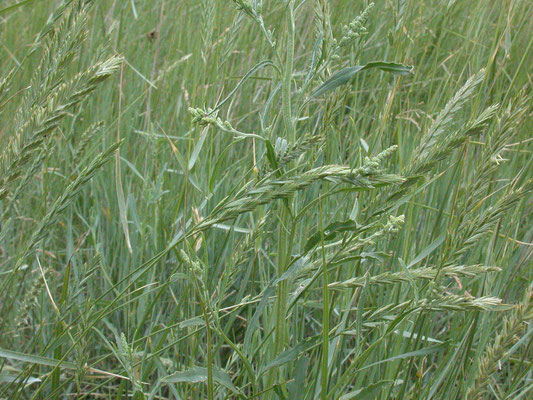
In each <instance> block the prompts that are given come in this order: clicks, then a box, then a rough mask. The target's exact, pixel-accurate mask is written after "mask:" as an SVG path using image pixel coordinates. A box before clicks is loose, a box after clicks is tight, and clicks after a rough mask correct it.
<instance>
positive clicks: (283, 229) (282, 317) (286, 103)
mask: <svg viewBox="0 0 533 400" xmlns="http://www.w3.org/2000/svg"><path fill="white" fill-rule="evenodd" d="M286 25H287V30H286V56H285V57H286V58H285V68H284V71H283V79H282V89H281V90H282V117H283V123H284V126H285V131H286V139H287V141H289V142H290V143H294V141H295V139H296V132H295V128H294V123H293V118H292V104H291V92H292V74H293V67H294V41H295V40H294V0H289V2H288V4H287V13H286ZM290 201H291V200H290V199H288V201H287V203H286V205H287V206H285V204H284V205H283V206H282V207H283V208H282V210H281V218H280V220H281V224H280V231H279V237H278V240H279V241H278V276H281V275H282V274H283V273H284V272H285V270H286V268H287V265H288V264H289V261H290V255H291V243H290V234H289V230H290V227H291V225H292V217H291V211H290V207H291V206H290ZM287 296H288V295H287V283H286V282H285V281H282V282H280V283H279V286H278V290H277V297H276V307H275V316H274V318H275V337H274V339H275V343H274V355H276V354H279V353H280V352H281V351H283V350H284V348H285V347H286V345H287V341H288V337H287V335H286V322H285V321H286V317H287V315H286V314H287ZM277 375H278V373H277V371H274V370H273V371H272V373H271V374H270V376H269V385H273V384H275V378H276V376H277Z"/></svg>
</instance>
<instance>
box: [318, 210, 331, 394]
mask: <svg viewBox="0 0 533 400" xmlns="http://www.w3.org/2000/svg"><path fill="white" fill-rule="evenodd" d="M319 207H320V241H321V245H322V275H323V279H322V303H323V304H322V360H321V361H322V362H321V366H320V377H321V381H320V386H321V390H320V398H321V399H322V400H326V399H327V396H328V378H329V371H328V356H329V290H328V284H329V282H328V266H327V262H326V250H325V249H324V213H323V210H322V201H321V202H320V203H319Z"/></svg>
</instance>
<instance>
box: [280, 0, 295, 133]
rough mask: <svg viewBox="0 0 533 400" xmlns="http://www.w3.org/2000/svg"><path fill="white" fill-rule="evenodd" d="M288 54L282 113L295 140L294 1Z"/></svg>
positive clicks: (289, 18)
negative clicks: (293, 107) (293, 115)
mask: <svg viewBox="0 0 533 400" xmlns="http://www.w3.org/2000/svg"><path fill="white" fill-rule="evenodd" d="M286 47H287V56H286V59H285V71H284V74H283V84H282V113H283V122H284V124H285V130H286V131H287V139H288V140H289V141H290V142H294V140H295V138H296V133H295V129H294V124H293V121H292V105H291V86H292V85H291V84H292V72H293V67H294V1H293V0H291V1H290V2H289V4H288V6H287V46H286Z"/></svg>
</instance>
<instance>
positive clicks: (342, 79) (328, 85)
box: [306, 61, 413, 102]
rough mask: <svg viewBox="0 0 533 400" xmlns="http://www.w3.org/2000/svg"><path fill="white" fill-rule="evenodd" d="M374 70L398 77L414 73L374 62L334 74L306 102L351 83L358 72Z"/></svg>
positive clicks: (393, 65) (395, 64)
mask: <svg viewBox="0 0 533 400" xmlns="http://www.w3.org/2000/svg"><path fill="white" fill-rule="evenodd" d="M372 68H377V69H380V70H382V71H385V72H390V73H393V74H397V75H410V74H412V73H413V67H412V66H409V65H403V64H398V63H392V62H384V61H372V62H369V63H368V64H365V65H356V66H355V67H348V68H344V69H342V70H340V71H339V72H337V73H335V74H333V76H332V77H331V78H329V79H328V80H327V81H326V82H324V83H323V84H322V85H320V86H319V87H318V88H316V89H315V90H314V91H313V93H311V95H310V96H309V97H308V98H307V100H306V102H308V101H309V100H311V99H313V98H316V97H319V96H321V95H323V94H324V93H327V92H329V91H331V90H334V89H336V88H338V87H339V86H342V85H344V84H346V83H348V82H350V80H351V79H352V78H353V77H354V76H355V75H356V74H357V73H358V72H361V71H365V70H367V69H372Z"/></svg>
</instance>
